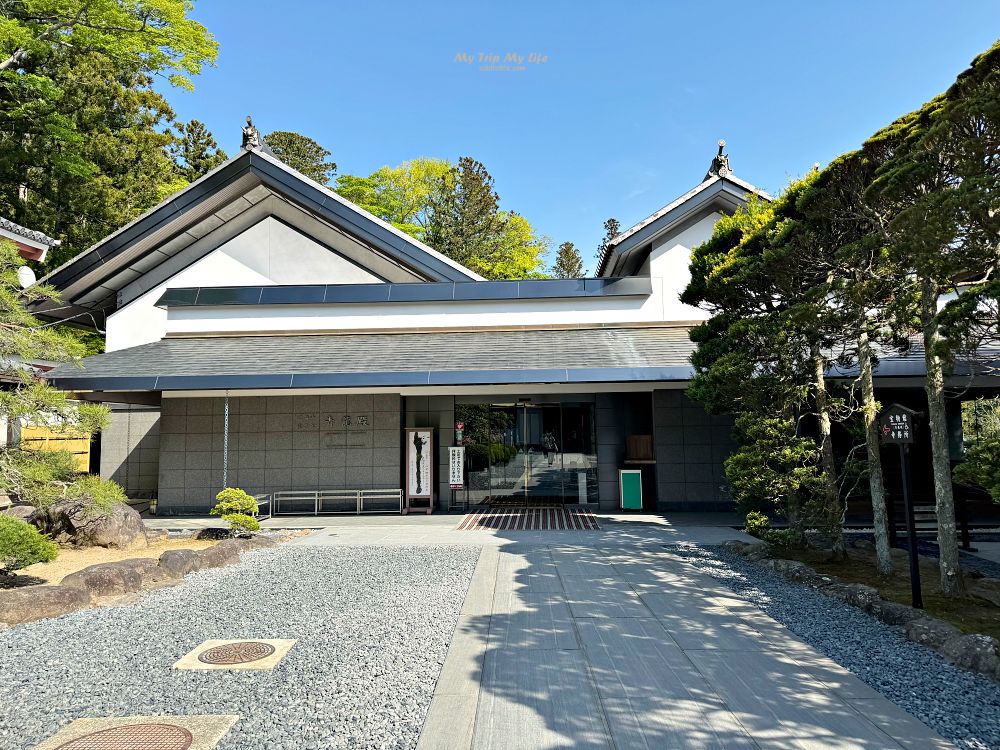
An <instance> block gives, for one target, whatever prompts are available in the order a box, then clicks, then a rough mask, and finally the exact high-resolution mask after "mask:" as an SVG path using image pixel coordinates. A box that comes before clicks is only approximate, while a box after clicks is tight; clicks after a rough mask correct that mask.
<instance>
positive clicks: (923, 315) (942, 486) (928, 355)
mask: <svg viewBox="0 0 1000 750" xmlns="http://www.w3.org/2000/svg"><path fill="white" fill-rule="evenodd" d="M938 294H939V289H938V285H937V282H935V281H933V280H932V279H924V280H923V282H922V284H921V289H920V325H921V328H922V329H923V336H924V363H925V366H926V369H927V378H926V379H925V381H924V390H925V391H926V392H927V416H928V424H929V427H930V432H931V463H932V465H933V467H934V496H935V498H936V501H937V504H936V510H937V525H938V532H937V543H938V551H939V554H940V558H939V562H940V566H941V590H942V591H943V592H944V593H945V595H947V596H960V595H962V594H963V593H965V582H964V581H963V580H962V568H961V565H960V564H959V559H958V533H957V530H956V527H955V498H954V495H953V492H952V485H951V455H950V451H949V449H948V423H947V417H946V412H945V398H944V366H943V364H942V362H941V358H940V357H938V356H937V355H936V353H935V348H936V345H937V343H938V341H939V340H940V338H941V337H940V333H939V331H938V325H937V303H938Z"/></svg>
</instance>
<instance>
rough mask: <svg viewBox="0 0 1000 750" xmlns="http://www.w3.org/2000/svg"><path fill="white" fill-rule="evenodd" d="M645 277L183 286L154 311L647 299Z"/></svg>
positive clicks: (168, 294) (649, 291) (164, 296)
mask: <svg viewBox="0 0 1000 750" xmlns="http://www.w3.org/2000/svg"><path fill="white" fill-rule="evenodd" d="M652 293H653V284H652V280H651V279H649V278H648V277H625V278H603V279H532V280H522V281H464V282H417V283H403V284H394V283H376V284H308V285H295V286H292V285H282V286H231V287H184V288H171V289H166V290H165V291H164V292H163V294H162V295H161V296H160V298H159V299H158V300H157V301H156V305H157V307H161V308H167V309H169V308H179V307H208V306H217V305H246V306H257V305H335V304H359V303H369V304H371V303H401V302H477V301H503V300H511V301H514V300H537V299H569V298H581V297H583V298H597V297H648V296H650V295H651V294H652Z"/></svg>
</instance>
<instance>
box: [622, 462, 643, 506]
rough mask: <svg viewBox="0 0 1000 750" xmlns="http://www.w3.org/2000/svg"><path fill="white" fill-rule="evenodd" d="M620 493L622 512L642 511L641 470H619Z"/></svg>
mask: <svg viewBox="0 0 1000 750" xmlns="http://www.w3.org/2000/svg"><path fill="white" fill-rule="evenodd" d="M618 491H619V494H620V498H621V507H622V510H642V472H641V471H640V470H639V469H619V470H618Z"/></svg>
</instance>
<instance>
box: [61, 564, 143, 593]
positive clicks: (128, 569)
mask: <svg viewBox="0 0 1000 750" xmlns="http://www.w3.org/2000/svg"><path fill="white" fill-rule="evenodd" d="M62 585H63V586H69V587H72V588H80V589H85V590H86V591H89V592H90V594H91V595H92V596H117V595H120V594H130V593H132V592H134V591H140V590H141V589H142V573H141V572H140V570H138V569H137V568H136V567H135V566H132V565H128V564H125V563H123V562H111V563H100V564H99V565H91V566H90V567H88V568H84V569H83V570H78V571H77V572H76V573H70V574H69V575H68V576H66V577H65V578H63V579H62Z"/></svg>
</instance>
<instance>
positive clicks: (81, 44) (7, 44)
mask: <svg viewBox="0 0 1000 750" xmlns="http://www.w3.org/2000/svg"><path fill="white" fill-rule="evenodd" d="M192 6H193V3H192V2H190V0H137V1H135V2H124V0H4V1H3V2H2V4H0V8H2V10H3V23H0V55H2V57H0V71H26V70H27V69H29V68H30V66H31V63H32V62H34V61H35V60H37V59H39V58H45V57H47V56H48V55H49V54H50V53H51V52H52V50H53V49H54V48H62V49H68V50H77V51H85V52H89V53H97V54H100V55H102V56H104V57H106V58H108V59H112V60H122V61H128V63H127V64H129V65H132V64H134V63H136V62H140V61H141V63H142V66H143V70H145V71H146V72H162V73H166V74H167V75H168V76H169V78H170V82H171V83H172V84H173V85H175V86H182V87H184V88H188V89H191V88H193V86H192V85H191V80H190V76H193V75H197V74H198V73H199V72H201V69H202V67H203V66H204V65H205V64H206V63H211V62H212V61H214V60H215V55H216V52H217V49H218V45H217V44H216V42H215V40H214V39H213V38H212V35H211V34H209V33H208V31H207V30H206V29H205V27H204V26H202V25H201V24H200V23H198V22H197V21H194V20H192V19H190V18H188V13H189V12H190V11H191V9H192Z"/></svg>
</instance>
